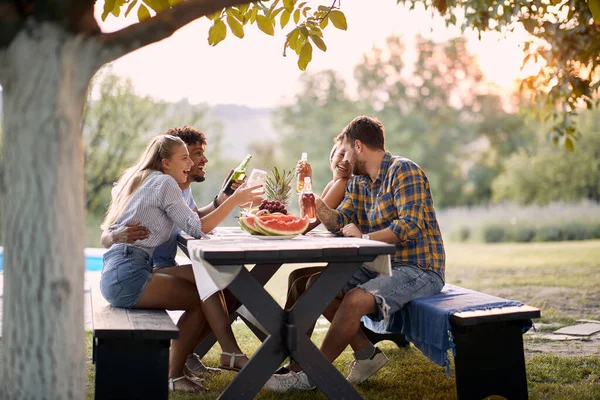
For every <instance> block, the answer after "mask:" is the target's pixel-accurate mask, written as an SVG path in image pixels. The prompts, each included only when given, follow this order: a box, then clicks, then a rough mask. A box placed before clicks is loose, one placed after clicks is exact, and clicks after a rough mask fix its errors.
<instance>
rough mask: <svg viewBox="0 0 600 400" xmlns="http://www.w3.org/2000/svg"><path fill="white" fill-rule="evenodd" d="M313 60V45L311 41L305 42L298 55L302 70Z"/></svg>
mask: <svg viewBox="0 0 600 400" xmlns="http://www.w3.org/2000/svg"><path fill="white" fill-rule="evenodd" d="M311 60H312V45H311V44H310V42H306V43H304V46H302V50H301V51H300V57H298V68H300V70H302V71H306V67H307V66H308V63H310V61H311Z"/></svg>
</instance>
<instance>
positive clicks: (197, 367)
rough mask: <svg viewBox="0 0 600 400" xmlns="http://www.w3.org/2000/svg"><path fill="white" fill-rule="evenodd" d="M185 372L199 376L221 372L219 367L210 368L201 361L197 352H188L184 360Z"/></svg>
mask: <svg viewBox="0 0 600 400" xmlns="http://www.w3.org/2000/svg"><path fill="white" fill-rule="evenodd" d="M185 367H186V371H185V372H186V374H188V375H192V376H194V377H197V378H199V377H201V376H202V375H205V374H218V373H220V372H221V370H220V369H219V368H210V367H207V366H206V365H204V364H203V363H202V360H200V357H198V355H197V354H195V353H192V354H190V355H189V356H188V357H187V359H186V360H185Z"/></svg>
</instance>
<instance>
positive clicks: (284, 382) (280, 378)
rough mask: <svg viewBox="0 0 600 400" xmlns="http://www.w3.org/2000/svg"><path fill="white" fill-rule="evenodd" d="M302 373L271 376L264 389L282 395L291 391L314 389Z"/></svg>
mask: <svg viewBox="0 0 600 400" xmlns="http://www.w3.org/2000/svg"><path fill="white" fill-rule="evenodd" d="M315 387H316V386H315V384H313V383H312V382H311V381H310V379H308V375H306V373H305V372H304V371H300V372H293V371H291V372H289V373H287V374H283V375H272V376H271V377H270V378H269V380H268V381H267V383H265V388H266V389H267V390H270V391H272V392H278V393H284V392H289V391H292V390H313V389H314V388H315Z"/></svg>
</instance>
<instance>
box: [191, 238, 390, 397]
mask: <svg viewBox="0 0 600 400" xmlns="http://www.w3.org/2000/svg"><path fill="white" fill-rule="evenodd" d="M221 232H222V233H223V234H222V235H217V236H214V237H213V238H212V239H210V240H205V239H200V240H188V242H187V247H188V250H193V251H190V252H189V253H190V254H189V255H190V258H191V259H192V261H194V257H200V258H202V259H203V260H204V261H206V262H209V263H210V264H212V265H213V266H214V267H215V268H217V269H218V267H219V266H227V265H248V264H254V267H253V271H254V270H256V269H258V270H260V269H261V268H263V266H264V267H265V268H266V269H268V270H269V273H274V269H273V265H274V264H275V265H282V264H288V263H326V266H325V268H324V270H323V272H322V273H321V275H320V277H319V278H318V279H317V280H316V281H315V283H314V284H313V285H311V286H310V287H309V288H308V290H307V291H306V292H305V293H304V295H303V296H302V297H301V298H300V299H299V300H298V302H297V303H296V304H295V305H294V306H293V308H292V309H291V310H289V311H284V310H283V309H282V308H281V307H280V306H279V304H277V302H276V301H275V300H274V299H273V298H272V297H271V295H270V294H269V293H268V292H267V291H266V290H265V289H264V287H263V284H264V282H259V281H257V279H256V278H255V277H254V276H253V274H251V273H250V272H249V271H248V269H246V268H242V269H241V272H240V273H239V274H238V275H237V277H236V278H235V279H234V280H233V281H232V282H231V283H230V284H229V286H228V289H229V290H230V291H231V292H232V294H233V295H234V296H235V297H237V298H238V300H239V301H240V302H241V303H242V304H243V305H244V306H245V307H246V308H247V309H248V310H249V311H250V312H251V313H252V315H253V316H254V317H255V318H256V320H258V322H259V323H260V324H261V325H262V327H264V329H266V331H267V332H268V336H267V338H266V339H265V340H264V341H263V343H262V345H261V346H260V347H259V349H258V350H257V351H256V352H255V353H254V354H253V355H252V357H251V358H250V361H249V362H248V364H246V366H245V367H244V368H243V369H242V370H241V371H240V372H239V373H238V374H237V375H236V377H235V378H234V379H233V381H232V382H231V383H230V384H229V385H228V386H227V387H226V388H225V390H224V391H223V393H222V394H221V395H220V397H219V398H221V399H252V398H254V396H255V395H256V394H257V393H258V392H259V391H260V389H261V388H262V387H263V385H264V384H265V382H266V381H267V380H268V379H269V377H270V376H271V375H272V374H273V372H274V371H275V370H276V369H277V368H278V367H279V365H280V364H281V363H282V362H283V361H284V360H285V359H286V358H287V357H288V356H291V357H292V358H293V359H294V360H295V361H296V362H297V363H298V364H299V365H300V366H301V367H302V368H303V370H304V371H305V372H306V374H307V375H308V376H309V378H310V379H311V380H312V381H313V382H314V383H315V385H317V387H318V388H319V389H320V390H321V391H322V392H323V393H324V394H325V395H326V396H327V398H331V399H334V398H344V399H360V398H361V397H360V395H359V394H358V393H357V392H356V391H355V390H354V388H353V387H352V386H351V385H350V384H349V383H348V382H347V381H346V379H345V378H344V377H343V376H342V374H341V373H340V372H339V371H338V370H337V369H336V368H335V367H334V366H333V365H332V364H331V363H330V362H329V360H327V359H326V358H325V356H324V355H323V353H321V351H320V350H319V349H318V348H317V347H316V346H315V345H314V344H313V343H312V342H311V340H310V338H309V336H308V335H307V334H306V332H307V330H308V328H309V327H310V326H311V324H312V323H314V322H315V321H316V320H317V318H318V317H319V315H321V313H322V312H323V311H324V310H325V308H326V307H327V305H328V304H329V303H330V301H331V300H332V299H333V298H334V297H335V295H336V294H337V293H338V292H339V291H340V289H341V288H342V287H343V286H344V284H345V283H346V282H347V281H348V279H349V278H350V276H352V274H353V273H354V272H355V271H356V270H357V269H358V267H360V266H361V265H362V264H364V263H365V262H371V261H374V260H375V258H377V257H378V256H379V255H390V254H393V253H394V252H395V247H394V246H393V245H390V244H386V243H383V242H377V241H371V240H363V239H355V238H337V237H332V235H328V234H322V233H316V234H313V235H310V234H309V235H305V236H303V235H300V236H297V237H295V238H293V239H289V240H269V241H266V240H260V239H258V238H256V237H253V236H251V235H249V234H244V233H242V231H241V230H239V229H228V230H224V231H221Z"/></svg>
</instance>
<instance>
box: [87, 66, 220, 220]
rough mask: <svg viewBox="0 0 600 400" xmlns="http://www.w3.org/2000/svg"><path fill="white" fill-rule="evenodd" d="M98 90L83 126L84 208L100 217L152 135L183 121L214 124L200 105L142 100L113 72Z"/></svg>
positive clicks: (100, 82) (104, 76) (100, 81)
mask: <svg viewBox="0 0 600 400" xmlns="http://www.w3.org/2000/svg"><path fill="white" fill-rule="evenodd" d="M94 86H95V87H96V88H97V91H98V98H97V99H91V98H90V100H89V101H88V105H87V108H86V113H85V119H84V126H83V140H84V143H85V175H86V209H87V210H88V212H90V213H91V214H95V215H100V214H102V213H104V211H105V210H106V205H107V204H108V201H109V199H110V190H111V188H112V184H113V182H116V180H117V178H118V177H119V175H120V174H121V172H122V171H123V170H124V169H125V168H127V167H130V166H131V165H133V164H134V162H135V160H136V159H137V158H138V157H139V155H140V154H141V152H142V150H143V148H144V147H145V146H146V144H147V143H148V139H149V138H150V137H152V136H154V135H157V134H160V133H162V132H164V131H165V130H166V129H167V128H170V127H172V126H181V125H183V124H184V123H185V124H188V125H192V126H197V127H207V126H208V127H209V128H210V124H207V122H206V121H205V119H204V109H203V108H202V107H198V106H192V105H190V104H189V103H187V102H186V101H181V102H179V103H176V104H168V103H164V102H158V101H155V100H153V99H151V98H149V97H140V96H138V95H136V94H135V92H134V91H133V87H132V85H131V82H130V81H128V80H124V79H122V78H119V77H117V76H115V75H113V74H112V73H110V72H107V73H104V74H100V76H99V78H97V82H96V84H95V85H94ZM223 178H224V177H223ZM215 193H216V191H215Z"/></svg>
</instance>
